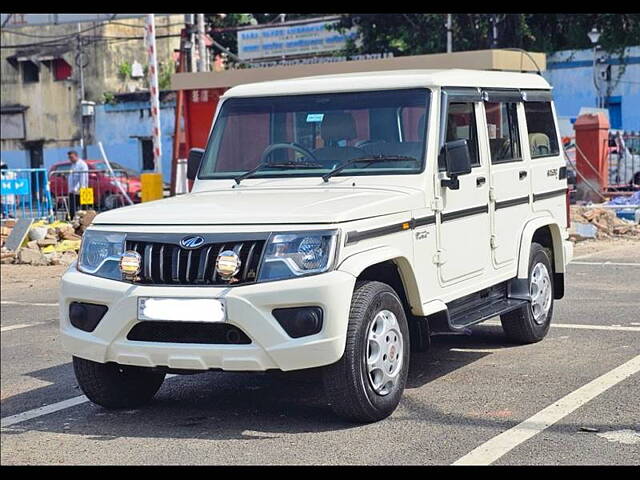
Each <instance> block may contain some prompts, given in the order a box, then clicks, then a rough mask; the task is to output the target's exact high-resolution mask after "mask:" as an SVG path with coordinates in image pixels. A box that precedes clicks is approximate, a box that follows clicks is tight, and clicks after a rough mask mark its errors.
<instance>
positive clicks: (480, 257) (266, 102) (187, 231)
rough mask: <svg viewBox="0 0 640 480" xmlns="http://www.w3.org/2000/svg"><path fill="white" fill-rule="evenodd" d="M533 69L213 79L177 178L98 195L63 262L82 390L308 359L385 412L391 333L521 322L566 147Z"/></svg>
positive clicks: (403, 361) (352, 396)
mask: <svg viewBox="0 0 640 480" xmlns="http://www.w3.org/2000/svg"><path fill="white" fill-rule="evenodd" d="M560 148H561V147H560V144H559V136H558V131H557V126H556V120H555V112H554V107H553V102H552V101H551V92H550V86H549V84H548V83H547V82H546V81H545V80H544V79H543V78H542V77H540V76H538V75H533V74H520V73H501V72H485V71H470V70H442V71H436V70H411V71H393V72H377V73H358V74H348V75H332V76H321V77H310V78H300V79H292V80H283V81H275V82H265V83H257V84H251V85H242V86H238V87H234V88H232V89H230V90H229V91H227V92H226V94H225V95H224V96H223V97H222V98H221V101H220V104H219V106H218V111H217V113H216V116H215V119H214V123H213V127H212V130H211V134H210V136H209V140H208V144H207V147H206V150H204V151H202V150H192V152H191V154H190V158H189V170H190V173H189V175H190V176H191V178H195V184H194V186H193V190H192V192H191V193H189V194H186V195H181V196H176V197H173V198H170V199H166V200H160V201H154V202H149V203H143V204H140V205H136V206H132V207H126V208H120V209H117V210H113V211H109V212H106V213H102V214H100V215H98V216H97V217H96V218H95V220H94V222H93V225H92V226H91V228H89V229H88V230H87V231H86V233H85V235H84V238H83V242H82V249H81V252H80V256H79V260H78V262H77V265H76V264H74V265H72V266H71V267H70V268H69V270H68V271H67V272H66V273H65V275H64V277H63V279H62V291H61V301H60V319H61V320H60V321H61V324H60V328H61V332H62V339H63V343H64V346H65V348H66V349H67V350H68V351H69V352H70V353H71V354H72V355H73V364H74V368H75V372H76V376H77V379H78V382H79V384H80V386H81V388H82V390H83V391H84V392H85V393H86V395H87V396H88V397H89V399H91V400H92V401H93V402H95V403H97V404H100V405H103V406H105V407H108V408H122V407H133V406H137V405H141V404H143V403H145V402H147V401H149V400H150V399H151V398H152V397H153V395H154V394H155V393H156V391H157V390H158V388H159V387H160V385H161V384H162V381H163V380H164V376H165V374H166V373H167V372H173V373H187V372H188V373H192V372H194V371H206V370H211V369H214V370H225V371H264V370H270V369H279V370H283V371H288V370H300V369H308V368H313V367H323V378H324V384H325V387H326V394H327V399H328V400H329V401H330V403H331V405H332V406H333V408H334V410H335V411H336V413H338V414H339V415H341V416H343V417H346V418H348V419H351V420H356V421H363V422H369V421H376V420H380V419H382V418H385V417H386V416H388V415H389V414H391V412H393V410H394V409H395V408H396V406H397V405H398V402H399V401H400V397H401V395H402V392H403V390H404V386H405V382H406V378H407V371H408V367H409V352H410V350H412V349H413V350H416V349H418V350H420V349H425V348H427V347H428V345H429V338H430V335H432V334H437V333H438V332H445V331H446V332H451V331H454V332H455V331H462V330H464V329H465V327H468V326H469V325H472V324H476V323H479V322H481V321H483V320H486V319H488V318H491V317H495V316H498V315H499V316H500V318H501V321H502V325H503V327H504V331H505V334H506V336H507V337H508V338H510V339H512V340H513V341H515V342H521V343H529V342H537V341H539V340H541V339H542V338H543V337H544V336H545V335H546V333H547V331H548V329H549V324H550V321H551V317H552V313H553V302H554V299H559V298H562V296H563V292H564V272H565V266H566V264H567V263H568V261H569V260H570V257H571V254H572V250H571V244H570V243H569V242H568V241H567V223H568V211H567V204H566V191H567V182H566V167H565V162H564V160H563V156H562V155H561V150H560Z"/></svg>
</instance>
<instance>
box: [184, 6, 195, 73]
mask: <svg viewBox="0 0 640 480" xmlns="http://www.w3.org/2000/svg"><path fill="white" fill-rule="evenodd" d="M184 23H185V27H186V29H187V35H188V36H189V45H188V50H189V62H188V65H189V68H188V71H189V72H195V71H196V56H195V54H194V52H195V35H194V31H193V29H194V23H195V19H194V15H193V13H186V14H185V15H184Z"/></svg>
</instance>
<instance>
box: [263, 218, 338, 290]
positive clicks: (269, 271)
mask: <svg viewBox="0 0 640 480" xmlns="http://www.w3.org/2000/svg"><path fill="white" fill-rule="evenodd" d="M337 245H338V231H337V230H333V231H315V232H294V233H274V234H273V235H271V237H270V238H269V241H268V242H267V246H266V249H265V254H264V260H263V263H262V268H261V269H260V275H259V277H258V281H266V280H283V279H285V278H293V277H299V276H302V275H309V274H314V273H322V272H326V271H327V270H329V269H330V268H331V267H333V263H334V260H335V255H336V247H337Z"/></svg>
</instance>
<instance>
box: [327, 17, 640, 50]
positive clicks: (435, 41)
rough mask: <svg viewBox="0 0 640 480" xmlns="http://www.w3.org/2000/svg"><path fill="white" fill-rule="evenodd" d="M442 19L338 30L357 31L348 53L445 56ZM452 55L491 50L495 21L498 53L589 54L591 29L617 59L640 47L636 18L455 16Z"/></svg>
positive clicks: (347, 22)
mask: <svg viewBox="0 0 640 480" xmlns="http://www.w3.org/2000/svg"><path fill="white" fill-rule="evenodd" d="M446 17H447V15H446V14H432V13H411V14H395V13H394V14H345V15H341V19H340V23H339V25H338V27H337V28H338V29H339V30H341V31H344V30H346V29H348V28H351V27H352V26H354V25H356V26H358V28H359V35H360V37H359V40H360V43H359V45H356V44H355V43H352V44H351V45H349V47H348V53H351V54H359V53H379V52H380V53H382V52H392V53H393V54H394V55H395V56H402V55H419V54H426V53H441V52H444V51H445V50H446V29H445V26H444V24H445V22H446ZM452 19H453V46H454V50H457V51H460V50H480V49H485V48H491V40H492V38H491V37H492V20H493V19H496V20H497V24H496V27H497V33H498V35H497V48H523V49H525V50H530V51H540V52H544V53H551V52H554V51H557V50H568V49H583V48H590V47H591V44H590V42H589V38H588V37H587V33H588V32H589V31H590V30H591V29H592V28H593V27H594V26H595V27H597V28H598V29H599V30H600V31H601V32H602V36H601V38H600V45H601V46H602V47H603V48H604V49H605V50H607V51H609V52H613V53H618V54H620V53H621V52H622V51H623V50H624V49H625V48H626V47H629V46H633V45H638V44H639V43H640V40H639V39H640V15H639V14H609V13H596V14H565V13H551V14H531V13H517V14H486V13H480V14H478V13H455V14H452Z"/></svg>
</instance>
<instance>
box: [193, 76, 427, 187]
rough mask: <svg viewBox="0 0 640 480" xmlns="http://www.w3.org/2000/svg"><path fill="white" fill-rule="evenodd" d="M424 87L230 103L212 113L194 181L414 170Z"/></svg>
mask: <svg viewBox="0 0 640 480" xmlns="http://www.w3.org/2000/svg"><path fill="white" fill-rule="evenodd" d="M428 112H429V90H427V89H424V88H421V89H407V90H385V91H371V92H349V93H326V94H314V95H289V96H274V97H256V98H233V97H232V98H230V99H228V100H226V101H225V102H224V103H223V104H222V107H221V109H220V114H219V116H218V118H217V120H216V123H215V126H214V129H213V134H212V135H211V138H210V140H209V145H208V146H207V150H206V152H205V156H204V158H203V161H202V166H201V169H200V173H199V176H198V178H201V179H219V178H235V177H237V176H238V175H242V174H244V173H246V172H247V171H249V170H251V169H253V168H255V167H256V166H257V165H259V164H261V163H265V162H268V165H265V166H263V167H261V168H260V169H259V171H256V172H255V173H252V174H251V176H252V178H271V177H290V176H321V175H324V174H326V173H327V172H330V171H331V170H333V169H334V168H336V167H337V166H339V165H341V164H343V163H344V162H348V161H350V160H353V159H359V158H363V159H371V157H376V158H375V161H373V162H371V161H369V162H366V161H363V162H353V163H352V164H350V165H349V166H348V167H347V168H345V169H344V170H343V171H341V172H340V173H339V174H338V175H372V174H373V175H382V174H384V175H394V174H408V173H418V172H420V171H422V167H423V162H424V158H425V138H426V118H427V117H428Z"/></svg>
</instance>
